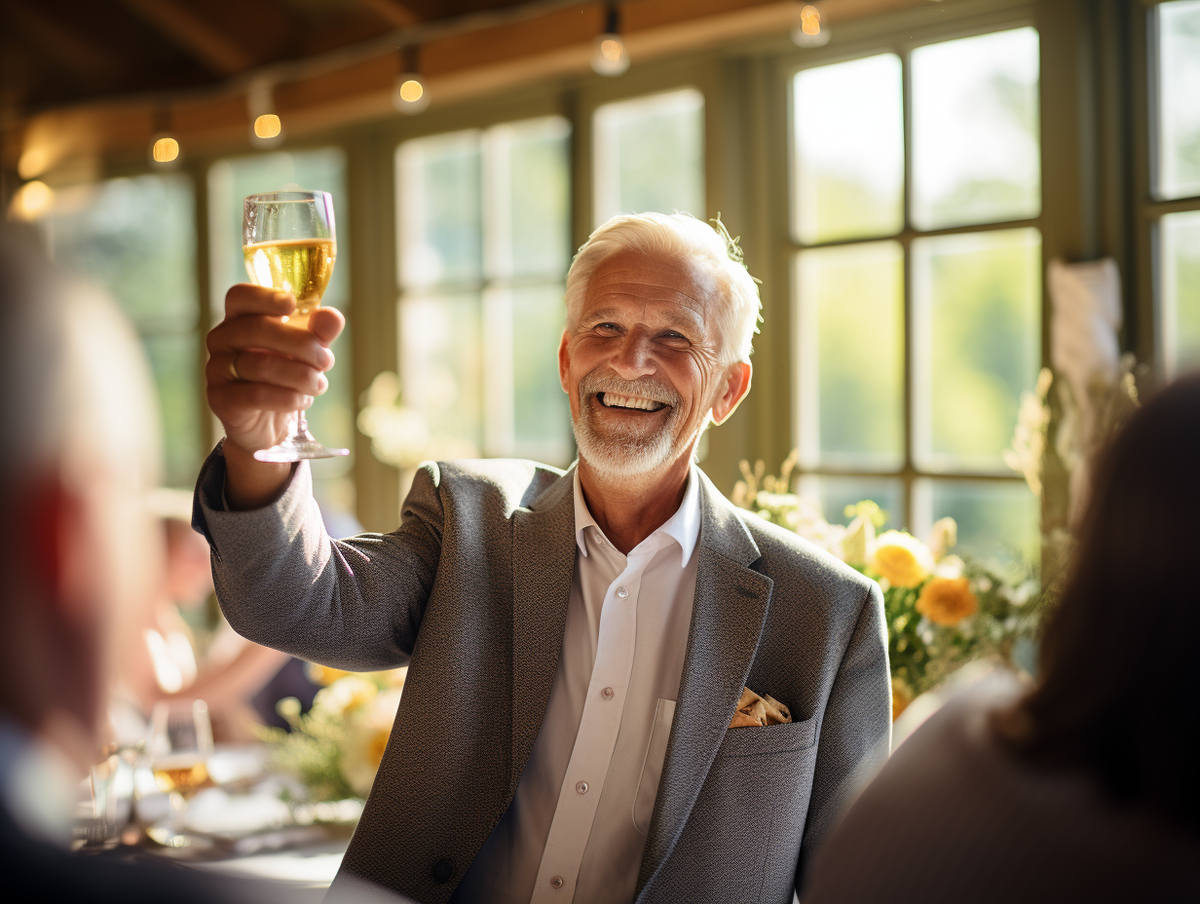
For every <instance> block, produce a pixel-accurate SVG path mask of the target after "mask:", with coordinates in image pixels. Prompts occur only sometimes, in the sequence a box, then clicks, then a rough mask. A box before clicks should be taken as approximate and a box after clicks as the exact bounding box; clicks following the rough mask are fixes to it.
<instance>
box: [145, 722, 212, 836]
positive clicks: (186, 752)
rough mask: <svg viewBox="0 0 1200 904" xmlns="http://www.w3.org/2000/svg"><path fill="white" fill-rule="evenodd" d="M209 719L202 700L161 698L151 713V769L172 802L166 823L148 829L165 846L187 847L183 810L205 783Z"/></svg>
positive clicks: (208, 752) (209, 748) (206, 777)
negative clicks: (169, 815)
mask: <svg viewBox="0 0 1200 904" xmlns="http://www.w3.org/2000/svg"><path fill="white" fill-rule="evenodd" d="M212 749H213V740H212V722H211V721H210V720H209V718H208V705H207V704H206V703H205V702H204V701H203V700H188V701H179V700H163V701H160V702H159V703H156V704H155V706H154V711H153V712H152V713H151V716H150V743H149V753H150V769H151V771H152V772H153V773H154V780H155V782H156V783H157V784H158V787H159V789H160V790H162V791H163V792H164V793H165V794H167V795H168V796H169V798H170V802H171V817H170V820H169V822H168V824H167V825H166V826H155V827H154V828H153V829H151V830H150V831H148V833H147V834H149V835H150V837H151V838H153V839H154V840H155V841H157V842H158V843H159V844H161V845H164V846H165V847H175V848H181V847H189V846H190V844H191V840H190V839H189V838H188V836H187V835H186V834H185V833H184V832H183V811H184V809H185V808H186V807H187V801H188V799H189V798H190V797H191V796H192V795H194V794H195V793H196V792H197V791H199V790H200V789H201V788H202V787H204V786H205V785H207V784H208V758H209V755H210V754H211V753H212Z"/></svg>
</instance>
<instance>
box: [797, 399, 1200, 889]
mask: <svg viewBox="0 0 1200 904" xmlns="http://www.w3.org/2000/svg"><path fill="white" fill-rule="evenodd" d="M1198 454H1200V376H1197V375H1193V376H1189V377H1186V378H1184V379H1181V380H1179V381H1178V382H1176V383H1175V384H1173V385H1171V386H1169V387H1167V388H1166V389H1165V390H1163V391H1162V392H1161V393H1159V394H1158V395H1157V396H1156V397H1154V398H1153V399H1152V400H1151V401H1150V402H1149V403H1148V404H1147V405H1146V406H1145V407H1144V408H1143V409H1141V410H1140V411H1138V412H1137V413H1136V414H1135V415H1134V417H1133V418H1132V419H1131V420H1130V422H1129V423H1128V424H1127V425H1126V427H1125V429H1124V430H1123V431H1122V432H1121V434H1120V435H1119V436H1118V438H1117V439H1116V441H1115V442H1114V443H1113V445H1112V447H1111V448H1110V449H1109V450H1108V451H1107V453H1106V455H1105V456H1104V459H1103V461H1102V464H1101V467H1100V469H1099V471H1098V473H1097V477H1096V483H1095V486H1094V488H1093V496H1092V498H1091V501H1090V507H1089V509H1088V513H1087V517H1086V519H1085V520H1084V522H1083V525H1084V526H1083V529H1082V536H1081V543H1080V546H1079V549H1078V551H1077V555H1076V559H1075V564H1074V570H1073V573H1072V575H1071V580H1070V582H1069V584H1068V586H1067V589H1066V591H1065V593H1064V595H1063V598H1062V600H1061V603H1060V604H1059V606H1058V608H1057V609H1056V610H1055V612H1054V614H1053V616H1052V617H1051V618H1050V619H1049V621H1048V623H1047V625H1046V628H1045V634H1044V637H1043V641H1042V647H1041V662H1040V668H1039V672H1040V679H1039V682H1038V684H1037V685H1036V687H1034V688H1032V689H1029V690H1026V689H1024V688H1022V687H1021V686H1020V685H1019V684H1018V683H1017V682H1016V681H1015V679H1011V678H1010V679H1007V680H1005V679H1003V678H996V679H992V680H990V681H986V682H983V683H981V684H980V685H979V686H977V687H976V688H974V689H973V690H972V691H970V692H968V693H965V694H964V695H962V696H960V697H958V698H956V699H955V700H953V701H952V702H951V703H949V704H947V705H946V706H945V707H944V708H943V709H942V710H941V711H939V712H938V713H937V714H936V715H935V716H934V717H933V718H931V719H930V720H929V721H928V722H927V723H925V725H923V726H922V727H921V728H920V729H919V730H918V731H917V732H916V733H914V734H913V736H912V737H911V738H909V739H908V740H907V741H905V742H904V743H903V744H902V745H901V746H900V747H899V749H898V750H897V751H896V753H895V755H893V756H892V758H891V760H890V761H889V762H888V764H887V766H886V767H884V769H883V770H882V771H881V772H880V774H879V775H878V776H877V778H876V779H875V781H874V782H873V783H872V784H871V785H869V786H868V787H867V788H866V790H864V791H863V793H862V795H861V796H860V797H859V798H858V800H857V801H856V802H855V804H854V805H853V806H852V807H851V809H850V810H849V812H848V813H847V815H846V817H845V819H844V820H843V821H842V823H841V824H840V826H839V827H838V829H837V830H835V832H834V833H833V835H832V836H831V837H830V839H829V841H828V842H827V843H826V846H825V848H823V850H822V852H821V855H820V856H819V857H818V858H817V860H816V862H815V863H814V867H813V872H812V875H811V880H812V884H811V886H810V887H809V889H808V893H807V894H806V896H805V898H804V902H805V904H824V902H837V904H855V902H868V901H869V902H876V901H893V902H896V901H920V902H922V904H938V902H947V901H971V902H973V904H983V902H991V901H995V902H1015V901H1020V902H1023V904H1029V902H1042V901H1046V902H1050V901H1054V902H1060V901H1088V902H1096V901H1155V902H1160V901H1161V902H1166V901H1200V770H1198V769H1197V762H1198V754H1197V748H1196V744H1195V741H1194V739H1195V736H1196V733H1195V729H1194V726H1193V724H1192V720H1193V718H1194V715H1193V713H1194V709H1195V705H1194V700H1195V685H1196V680H1195V679H1196V675H1195V670H1196V662H1197V655H1196V643H1197V639H1198V638H1200V599H1198V596H1200V594H1198V592H1197V578H1196V570H1195V562H1196V548H1197V542H1198V540H1200V528H1198V527H1197V520H1196V513H1197V512H1200V467H1198V466H1197V455H1198Z"/></svg>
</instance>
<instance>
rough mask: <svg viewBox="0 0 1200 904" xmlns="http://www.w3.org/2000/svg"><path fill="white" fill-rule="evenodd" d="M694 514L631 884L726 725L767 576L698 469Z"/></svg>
mask: <svg viewBox="0 0 1200 904" xmlns="http://www.w3.org/2000/svg"><path fill="white" fill-rule="evenodd" d="M693 473H694V474H699V475H700V479H701V487H700V488H701V494H700V498H701V506H702V520H701V525H700V542H699V545H698V547H697V550H696V553H697V555H699V556H700V559H699V561H698V562H697V568H696V599H695V602H694V604H693V607H692V621H691V627H690V629H689V631H688V644H687V653H686V654H685V657H684V663H683V676H682V680H681V681H680V685H679V700H678V702H677V703H676V705H675V718H674V720H673V725H672V728H671V736H670V740H669V742H668V744H667V755H666V760H665V761H664V763H663V771H662V779H661V780H660V782H659V787H658V796H657V800H656V805H655V809H654V816H653V817H652V818H651V821H650V829H649V835H648V837H647V839H646V849H645V853H644V854H643V857H642V867H641V872H640V875H639V877H638V885H637V890H638V893H639V894H640V893H641V890H642V888H643V887H644V886H645V885H646V883H647V882H648V881H650V879H651V878H652V877H653V876H654V873H655V872H656V871H657V870H658V868H659V867H660V866H661V865H662V863H663V861H665V860H666V858H667V857H668V856H670V853H671V850H672V849H673V848H674V846H675V842H676V841H677V840H678V838H679V835H680V833H681V832H682V831H683V826H684V824H685V823H686V822H687V819H688V815H689V814H690V813H691V812H692V807H693V806H694V805H695V803H696V799H697V798H698V797H699V795H700V788H701V786H703V784H704V780H705V778H706V777H707V776H708V770H709V768H710V767H711V766H712V762H713V759H714V758H715V757H716V754H717V748H718V747H720V745H721V741H722V740H723V739H724V737H725V732H726V730H727V729H728V728H729V720H730V719H731V718H733V712H734V710H735V709H736V708H737V701H738V698H739V697H740V696H741V692H742V688H743V687H744V686H745V683H746V677H747V675H749V673H750V666H751V664H752V663H753V661H754V654H755V652H756V651H757V649H758V640H759V635H760V634H761V633H762V628H763V624H764V622H765V620H766V615H767V608H768V605H769V603H770V599H771V588H772V587H773V582H772V581H771V579H770V578H768V577H766V576H765V575H761V574H759V573H757V572H755V571H752V570H751V569H750V568H749V567H748V566H749V565H750V564H752V563H753V562H754V561H756V560H757V559H758V557H759V552H758V546H757V544H755V542H754V540H753V539H752V538H751V536H750V533H749V532H748V531H747V530H746V528H745V526H744V525H743V524H742V522H741V520H740V518H739V517H738V515H737V514H736V512H735V511H734V510H733V508H732V506H731V504H730V503H729V502H727V501H726V500H725V498H724V497H723V496H721V494H720V493H719V492H718V491H717V489H716V488H715V487H714V486H713V485H712V483H711V482H710V481H709V479H708V478H707V477H706V476H705V475H704V474H703V473H702V472H701V471H700V470H699V469H696V470H695V471H693Z"/></svg>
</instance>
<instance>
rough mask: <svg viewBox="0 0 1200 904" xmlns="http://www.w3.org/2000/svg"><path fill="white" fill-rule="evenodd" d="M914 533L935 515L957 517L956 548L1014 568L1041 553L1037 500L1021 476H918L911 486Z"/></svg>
mask: <svg viewBox="0 0 1200 904" xmlns="http://www.w3.org/2000/svg"><path fill="white" fill-rule="evenodd" d="M913 507H914V509H915V510H916V511H915V513H914V514H916V516H917V517H916V518H914V521H916V522H918V523H917V524H915V525H914V527H915V528H916V532H917V533H918V535H919V536H927V535H928V533H929V529H930V527H931V526H932V525H933V522H934V521H936V520H937V519H938V518H947V517H949V518H953V519H954V520H955V521H957V522H958V546H957V547H956V552H958V553H959V554H960V555H961V554H967V555H970V556H973V557H975V558H978V559H983V560H985V561H989V562H992V563H993V564H996V565H999V566H1001V567H1005V568H1010V569H1017V568H1019V567H1020V566H1021V563H1026V564H1037V562H1038V561H1039V560H1040V558H1041V548H1040V542H1041V540H1040V532H1039V528H1038V519H1039V512H1038V500H1037V497H1036V496H1034V495H1033V493H1031V492H1029V488H1028V487H1027V486H1026V485H1025V484H1024V482H1020V481H1012V482H1009V481H1007V480H1004V481H1000V480H989V481H982V480H976V481H972V480H921V481H918V482H917V483H916V484H914V486H913Z"/></svg>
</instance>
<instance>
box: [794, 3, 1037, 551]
mask: <svg viewBox="0 0 1200 904" xmlns="http://www.w3.org/2000/svg"><path fill="white" fill-rule="evenodd" d="M1023 27H1032V28H1034V29H1035V30H1036V31H1037V33H1038V40H1039V81H1038V84H1039V113H1038V115H1039V156H1040V159H1041V162H1043V163H1044V158H1045V147H1044V144H1045V143H1044V141H1043V140H1042V132H1041V125H1042V121H1043V120H1044V111H1043V110H1042V105H1041V78H1042V75H1041V68H1040V62H1041V59H1043V58H1044V56H1045V51H1044V49H1043V48H1042V35H1041V30H1040V29H1039V28H1038V25H1037V18H1036V16H1035V15H1034V14H1033V11H1032V10H1031V9H1028V8H1019V9H1016V10H1012V11H1009V12H1006V13H1000V14H992V15H988V16H984V17H980V18H977V19H974V20H971V21H963V22H959V23H954V25H953V26H952V27H950V28H938V27H936V26H932V25H931V26H928V27H925V28H913V29H910V30H907V31H905V32H903V33H901V34H902V36H894V35H893V36H887V35H873V34H872V35H866V36H864V37H863V38H861V39H860V40H857V41H848V42H845V43H839V44H837V45H832V44H831V45H826V46H825V47H823V48H817V49H814V50H812V51H809V52H806V53H804V55H803V56H801V57H798V58H795V59H793V60H791V61H789V63H788V64H787V65H785V66H784V67H783V68H782V70H781V73H780V74H781V76H782V78H783V79H784V80H785V86H784V92H785V96H786V98H787V100H786V104H787V107H786V109H787V135H788V147H787V151H786V153H787V164H788V168H787V172H788V205H787V206H788V207H789V210H788V221H787V229H786V232H785V237H786V241H787V256H788V259H789V277H790V278H789V296H790V298H791V304H792V305H793V314H792V316H793V317H795V318H798V317H799V316H800V306H801V305H803V304H804V300H803V299H801V298H800V297H799V294H800V293H799V287H798V286H797V285H796V284H795V275H794V274H795V269H794V266H793V265H792V263H791V262H792V261H795V260H798V258H799V255H800V254H802V253H803V252H805V251H810V250H817V249H824V248H838V247H850V246H854V245H863V244H868V243H875V242H884V241H892V242H896V243H898V244H899V245H900V247H901V251H902V260H903V264H902V266H903V290H904V299H903V306H904V313H903V317H902V324H903V331H904V336H903V343H902V344H903V385H902V399H903V401H902V404H903V414H902V427H903V442H902V448H901V460H900V466H899V468H896V469H891V470H884V469H876V470H871V469H868V468H863V467H846V466H841V467H839V466H836V465H822V464H814V465H809V464H807V463H805V462H803V461H802V462H801V463H800V464H798V465H797V467H796V470H795V473H797V474H798V475H799V476H800V478H801V479H802V480H803V479H804V478H806V477H809V478H817V479H819V478H822V477H833V478H860V479H867V480H873V479H878V480H885V479H886V480H896V481H899V483H900V487H901V498H902V507H903V517H901V518H899V519H894V520H893V524H895V525H896V526H902V527H907V528H908V529H909V530H913V531H923V530H925V529H928V528H929V527H930V524H931V522H932V514H935V513H930V512H927V511H922V509H923V508H925V507H926V506H925V503H924V500H923V499H922V498H921V497H922V496H923V495H927V493H922V492H921V491H922V488H923V486H924V487H927V488H928V490H929V491H931V490H932V489H933V486H934V484H935V483H936V482H939V481H951V482H952V481H973V482H979V483H1001V484H1010V485H1018V484H1020V483H1022V482H1023V477H1022V476H1021V475H1020V474H1018V473H1015V472H1012V471H1010V470H1007V469H1003V468H997V469H996V470H982V469H972V468H956V467H947V468H935V467H921V465H920V462H919V457H918V454H917V449H916V445H917V443H916V431H917V425H918V422H919V420H920V417H919V413H918V412H917V411H916V410H915V407H916V402H915V399H914V394H915V392H916V391H917V388H918V387H917V383H918V380H917V378H916V375H915V373H914V366H915V364H914V351H916V350H917V344H918V339H917V336H916V328H917V324H916V315H917V312H916V306H915V304H914V288H915V286H914V272H913V266H912V247H913V243H914V242H915V241H916V240H918V239H924V238H940V237H942V236H953V235H969V234H978V233H984V232H996V231H1001V230H1015V229H1025V228H1033V229H1036V230H1037V231H1038V233H1039V235H1040V236H1041V237H1042V239H1043V241H1042V248H1043V250H1042V253H1041V254H1042V261H1041V266H1042V269H1043V273H1044V268H1045V262H1046V259H1047V258H1046V255H1045V251H1044V248H1045V241H1044V236H1045V231H1046V225H1047V223H1046V217H1045V211H1046V198H1045V191H1044V185H1045V181H1046V180H1045V169H1044V166H1043V168H1042V171H1041V172H1040V173H1039V178H1040V183H1041V184H1040V185H1039V198H1040V203H1039V207H1038V213H1037V214H1036V215H1035V216H1033V217H1026V218H1022V219H1015V220H1004V221H999V222H986V223H974V224H969V225H961V226H947V227H937V228H932V229H920V228H918V227H917V226H915V225H914V223H913V217H912V185H913V159H912V147H913V134H912V122H913V115H912V97H913V90H912V61H911V57H912V53H913V51H914V50H916V49H918V48H920V47H925V46H929V45H931V44H939V43H942V42H945V41H952V40H958V39H962V38H970V37H977V36H980V35H986V34H992V33H995V32H999V31H1008V30H1012V29H1017V28H1023ZM884 53H892V54H895V55H896V56H897V57H898V58H899V60H900V66H901V96H902V103H903V110H902V122H903V129H904V132H903V152H904V160H903V179H902V183H901V184H902V191H903V218H902V220H903V222H902V226H901V229H900V231H899V232H895V233H889V234H882V233H881V234H878V235H871V236H869V237H860V238H852V239H833V240H828V241H818V242H811V243H808V242H803V241H801V240H800V239H799V238H798V236H797V235H796V234H795V230H794V229H793V221H792V216H791V210H790V203H791V199H792V198H793V197H794V194H793V193H794V191H795V185H796V180H797V173H796V172H795V154H794V152H793V147H792V143H791V136H793V135H794V134H795V128H796V124H795V121H794V116H795V110H796V107H795V96H794V90H795V76H796V74H797V73H799V72H802V71H804V70H806V69H813V68H817V67H820V66H827V65H832V64H836V63H842V62H849V61H852V60H856V59H863V58H865V57H869V56H874V55H878V54H884ZM1042 283H1043V286H1042V295H1041V297H1040V298H1039V305H1040V308H1041V322H1042V325H1043V330H1042V331H1043V332H1044V324H1045V319H1046V307H1047V304H1046V295H1045V286H1044V276H1043V279H1042ZM789 335H790V336H791V341H792V348H791V354H790V356H789V357H790V363H791V367H790V371H789V386H790V387H792V391H793V397H792V398H791V399H790V404H789V415H790V421H791V426H792V434H791V435H792V446H793V447H800V444H801V442H802V439H803V438H802V436H801V434H800V431H801V429H802V424H803V421H804V415H803V413H802V412H801V407H802V406H803V404H804V399H802V398H800V397H799V386H800V379H801V370H802V368H803V366H804V365H803V362H802V361H801V356H802V351H801V349H800V347H799V346H800V340H799V338H798V331H797V330H796V329H795V328H794V327H793V328H792V329H791V330H790V331H789ZM1039 339H1040V337H1039ZM893 514H894V513H893ZM838 515H839V513H826V516H827V517H832V518H834V519H836V518H837V517H838ZM927 522H928V523H927Z"/></svg>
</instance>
